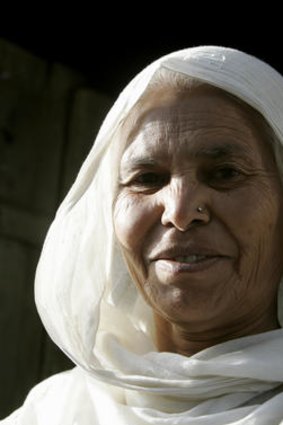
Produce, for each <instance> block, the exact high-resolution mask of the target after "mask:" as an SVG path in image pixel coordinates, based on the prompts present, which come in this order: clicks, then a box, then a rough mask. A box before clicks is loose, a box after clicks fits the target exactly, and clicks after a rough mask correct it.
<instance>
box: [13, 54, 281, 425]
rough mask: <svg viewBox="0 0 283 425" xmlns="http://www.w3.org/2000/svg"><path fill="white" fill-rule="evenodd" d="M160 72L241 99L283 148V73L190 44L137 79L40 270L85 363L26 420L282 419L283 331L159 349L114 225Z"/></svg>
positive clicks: (63, 210) (68, 341) (108, 122)
mask: <svg viewBox="0 0 283 425" xmlns="http://www.w3.org/2000/svg"><path fill="white" fill-rule="evenodd" d="M161 68H166V69H168V70H171V71H175V72H178V73H182V74H185V75H188V76H190V77H195V78H197V79H199V80H203V81H205V82H207V83H210V84H212V85H214V86H217V87H220V88H222V89H224V90H226V91H227V92H229V93H232V94H234V95H235V96H237V97H239V98H240V99H242V100H243V101H245V102H246V103H248V104H249V105H251V106H252V107H253V108H254V109H256V110H257V111H259V112H260V113H261V114H262V115H263V117H264V118H265V119H266V121H267V122H268V123H269V124H270V126H271V127H272V129H273V130H274V132H275V134H276V135H277V137H278V139H279V140H280V142H282V143H283V78H282V77H281V75H280V74H279V73H278V72H276V71H275V70H274V69H273V68H271V67H270V66H269V65H267V64H266V63H264V62H262V61H260V60H258V59H256V58H254V57H252V56H250V55H247V54H245V53H243V52H240V51H237V50H234V49H228V48H222V47H215V46H202V47H195V48H190V49H184V50H181V51H178V52H174V53H172V54H169V55H166V56H164V57H162V58H160V59H158V60H157V61H155V62H153V63H152V64H150V65H149V66H148V67H147V68H145V69H144V70H143V71H142V72H141V73H140V74H138V75H137V76H136V77H135V78H134V79H133V80H132V81H131V82H130V84H129V85H128V86H127V87H126V88H125V89H124V91H123V92H122V93H121V94H120V96H119V98H118V99H117V101H116V103H115V104H114V106H113V107H112V109H111V110H110V112H109V113H108V115H107V116H106V119H105V121H104V122H103V125H102V126H101V129H100V131H99V133H98V136H97V138H96V141H95V143H94V145H93V148H92V150H91V152H90V153H89V156H88V158H87V159H86V161H85V163H84V164H83V166H82V168H81V171H80V173H79V175H78V177H77V179H76V181H75V183H74V185H73V187H72V188H71V190H70V192H69V194H68V195H67V197H66V198H65V200H64V201H63V203H62V205H61V206H60V208H59V210H58V213H57V215H56V218H55V220H54V222H53V224H52V226H51V228H50V230H49V233H48V235H47V238H46V241H45V244H44V248H43V251H42V255H41V258H40V261H39V265H38V269H37V275H36V285H35V297H36V304H37V308H38V311H39V314H40V316H41V319H42V321H43V323H44V325H45V327H46V329H47V331H48V333H49V335H50V336H51V338H52V339H53V340H54V341H55V343H56V344H57V345H58V346H59V347H60V348H61V349H62V350H63V351H64V352H65V353H66V354H67V355H68V356H69V357H70V358H71V359H72V360H73V361H74V362H75V364H77V365H78V366H79V367H78V368H76V369H74V370H73V371H72V372H71V373H70V374H66V373H65V374H63V375H58V376H57V377H55V378H51V379H49V380H48V381H46V382H45V383H43V384H40V385H39V387H38V388H36V389H35V390H34V391H32V393H31V395H30V396H29V398H28V399H27V402H26V404H25V405H24V407H23V408H22V409H21V410H20V411H19V412H18V413H17V415H18V416H17V417H18V418H21V419H19V421H20V422H18V423H29V425H33V424H45V423H46V424H47V423H48V424H50V423H52V425H57V424H58V425H59V424H64V425H67V424H75V423H76V424H88V425H90V424H92V423H93V424H99V425H104V424H105V425H109V424H110V423H115V425H118V424H121V425H122V424H123V425H124V424H129V425H144V424H155V425H165V424H166V425H173V424H174V425H181V424H184V425H185V424H186V425H188V424H194V425H196V424H210V425H211V424H215V425H216V424H217V425H221V424H253V423H256V424H279V423H281V419H282V423H283V396H282V395H281V394H280V393H279V394H278V395H274V394H275V393H272V394H273V396H272V397H271V396H270V393H268V392H267V391H269V390H271V391H273V390H274V388H276V387H277V386H278V385H279V384H281V383H283V330H281V329H280V330H276V331H272V332H267V333H264V334H260V335H255V336H251V337H245V338H240V339H237V340H233V341H229V342H226V343H224V344H220V345H218V346H216V347H212V348H209V349H207V350H204V351H202V352H200V353H198V354H196V355H194V356H192V357H190V358H188V357H184V356H181V355H178V354H174V353H159V352H157V350H156V348H155V346H154V338H153V334H154V326H153V320H152V313H151V310H150V308H149V307H148V306H147V305H146V304H145V302H144V301H143V299H142V298H141V296H140V295H139V294H138V292H137V291H136V289H135V286H134V284H133V283H132V281H131V279H130V277H129V275H128V273H127V271H126V267H125V265H124V263H123V260H122V258H121V255H120V252H119V250H118V249H117V246H116V242H115V237H114V231H113V224H112V201H113V184H114V180H115V175H116V174H115V170H114V169H113V152H114V150H115V149H114V148H115V143H117V142H118V141H119V139H118V138H117V131H118V129H119V127H120V125H121V124H122V123H123V121H124V120H125V118H126V117H127V116H128V114H129V113H130V111H131V110H132V108H133V106H134V105H135V104H136V102H137V101H138V100H139V98H140V97H141V96H142V94H143V93H144V91H145V90H146V88H147V86H148V84H149V82H150V81H151V79H152V78H153V77H154V75H155V73H156V72H157V71H158V70H159V69H161ZM117 166H118V164H116V167H117ZM114 168H115V167H114ZM259 395H260V397H262V398H258V396H259ZM264 400H267V401H264ZM66 403H68V406H70V408H69V409H68V411H66ZM52 409H53V410H52ZM51 410H52V411H53V416H52V420H51V417H50V415H51V413H50V412H51ZM24 412H25V413H24ZM44 412H45V413H44ZM54 412H55V413H54ZM25 415H26V416H25ZM44 415H47V418H48V420H47V419H45V420H44V419H43V418H44ZM48 415H49V416H48ZM14 417H15V416H13V418H14ZM23 418H26V420H27V422H24V421H23ZM11 420H12V419H11ZM76 421H77V422H76ZM11 423H14V422H11Z"/></svg>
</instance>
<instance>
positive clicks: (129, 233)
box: [114, 192, 152, 250]
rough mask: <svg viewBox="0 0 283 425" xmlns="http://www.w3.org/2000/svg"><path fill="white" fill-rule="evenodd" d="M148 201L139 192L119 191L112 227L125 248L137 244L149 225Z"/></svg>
mask: <svg viewBox="0 0 283 425" xmlns="http://www.w3.org/2000/svg"><path fill="white" fill-rule="evenodd" d="M151 217H152V214H151V207H150V202H148V201H147V199H145V197H143V196H141V195H140V194H129V193H124V192H122V193H120V194H119V195H118V197H117V200H116V203H115V206H114V228H115V233H116V236H117V239H118V241H119V242H120V244H121V245H122V246H123V247H124V248H125V249H127V250H133V249H135V247H137V246H139V245H140V243H141V242H142V240H143V239H144V237H145V235H146V234H147V230H148V228H149V227H150V221H151V220H150V219H151Z"/></svg>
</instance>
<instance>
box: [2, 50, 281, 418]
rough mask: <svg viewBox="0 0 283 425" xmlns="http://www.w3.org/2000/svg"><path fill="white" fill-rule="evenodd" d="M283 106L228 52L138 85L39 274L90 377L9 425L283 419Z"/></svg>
mask: <svg viewBox="0 0 283 425" xmlns="http://www.w3.org/2000/svg"><path fill="white" fill-rule="evenodd" d="M282 110H283V79H282V77H281V76H280V75H279V74H278V73H277V72H276V71H275V70H274V69H272V68H271V67H270V66H269V65H267V64H265V63H263V62H262V61H260V60H258V59H256V58H254V57H251V56H249V55H247V54H245V53H242V52H239V51H236V50H233V49H227V48H221V47H213V46H204V47H197V48H192V49H186V50H182V51H179V52H174V53H172V54H170V55H167V56H165V57H162V58H161V59H159V60H157V61H156V62H154V63H152V64H151V65H149V66H148V67H147V68H146V69H145V70H143V71H142V72H141V73H140V74H139V75H137V76H136V78H135V79H134V80H133V81H132V82H131V83H130V84H129V85H128V86H127V87H126V89H125V90H124V91H123V92H122V94H121V95H120V97H119V98H118V100H117V102H116V103H115V104H114V106H113V108H112V109H111V111H110V112H109V114H108V116H107V117H106V120H105V121H104V123H103V125H102V127H101V130H100V132H99V134H98V136H97V140H96V142H95V144H94V146H93V149H92V151H91V152H90V154H89V156H88V158H87V160H86V162H85V163H84V165H83V167H82V169H81V172H80V173H79V175H78V178H77V180H76V182H75V184H74V186H73V187H72V188H71V190H70V192H69V194H68V196H67V197H66V199H65V200H64V202H63V204H62V205H61V207H60V209H59V211H58V214H57V216H56V218H55V220H54V222H53V224H52V226H51V228H50V231H49V233H48V236H47V238H46V242H45V245H44V248H43V252H42V255H41V259H40V262H39V266H38V269H37V276H36V303H37V307H38V310H39V313H40V315H41V318H42V321H43V323H44V325H45V327H46V329H47V330H48V332H49V334H50V336H51V337H52V338H53V340H54V341H55V342H56V344H58V346H59V347H60V348H61V349H62V350H63V351H64V352H65V353H66V354H67V355H68V356H69V357H70V358H71V359H72V360H73V361H74V363H75V364H76V365H77V367H75V368H74V369H73V370H71V371H69V372H65V373H63V374H59V375H56V376H54V377H51V378H49V379H47V380H46V381H44V382H42V383H41V384H39V385H38V386H37V387H35V388H34V389H33V390H32V391H31V393H30V394H29V396H28V398H27V400H26V402H25V404H24V405H23V407H22V408H20V409H19V410H18V411H16V412H14V414H12V415H11V416H10V417H9V418H8V419H6V420H5V421H4V422H3V423H4V424H5V425H6V424H7V425H8V424H28V425H45V424H48V425H50V424H52V425H63V424H64V425H69V424H70V425H71V424H72V425H75V424H80V425H91V424H93V425H96V424H97V425H109V424H112V423H113V424H115V425H126V424H128V425H145V424H154V425H173V424H174V425H181V424H182V425H189V424H194V425H196V424H199V425H203V424H209V425H212V424H215V425H222V424H223V425H227V424H235V425H236V424H237V425H240V424H257V425H258V424H269V425H271V424H273V425H275V424H283V331H282V329H281V327H280V296H279V294H280V280H281V276H282V274H283V261H282V256H283V188H282V181H281V180H282V179H281V177H282V165H283V156H282V152H283V150H282V143H283V116H282Z"/></svg>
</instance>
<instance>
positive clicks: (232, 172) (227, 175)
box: [213, 167, 240, 180]
mask: <svg viewBox="0 0 283 425" xmlns="http://www.w3.org/2000/svg"><path fill="white" fill-rule="evenodd" d="M239 175H240V171H239V170H237V169H235V168H233V167H223V168H219V169H217V170H215V171H214V172H213V177H214V178H216V179H218V180H231V179H235V178H237V177H239Z"/></svg>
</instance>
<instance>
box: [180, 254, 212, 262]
mask: <svg viewBox="0 0 283 425" xmlns="http://www.w3.org/2000/svg"><path fill="white" fill-rule="evenodd" d="M205 258H206V256H205V255H189V256H187V257H176V258H175V261H177V262H178V263H196V262H197V261H201V260H204V259H205Z"/></svg>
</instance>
